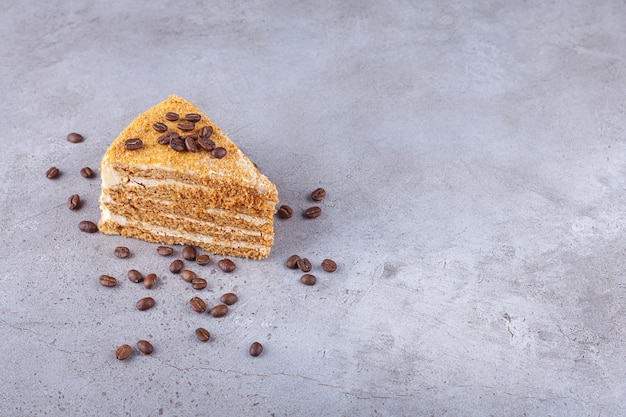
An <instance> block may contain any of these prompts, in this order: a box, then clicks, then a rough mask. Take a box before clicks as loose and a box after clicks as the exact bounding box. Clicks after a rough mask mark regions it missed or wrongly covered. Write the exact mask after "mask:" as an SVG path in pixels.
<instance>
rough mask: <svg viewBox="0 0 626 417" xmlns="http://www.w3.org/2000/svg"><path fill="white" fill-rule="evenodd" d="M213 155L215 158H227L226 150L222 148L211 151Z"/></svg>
mask: <svg viewBox="0 0 626 417" xmlns="http://www.w3.org/2000/svg"><path fill="white" fill-rule="evenodd" d="M211 155H213V157H214V158H217V159H222V158H223V157H225V156H226V149H224V148H222V147H219V148H215V149H213V150H212V151H211Z"/></svg>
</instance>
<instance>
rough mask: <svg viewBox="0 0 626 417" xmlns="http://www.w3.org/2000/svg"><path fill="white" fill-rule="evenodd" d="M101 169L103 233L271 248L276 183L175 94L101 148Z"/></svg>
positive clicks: (253, 253) (240, 252) (255, 253)
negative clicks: (107, 147) (104, 147)
mask: <svg viewBox="0 0 626 417" xmlns="http://www.w3.org/2000/svg"><path fill="white" fill-rule="evenodd" d="M100 171H101V178H102V192H101V194H100V208H101V210H102V217H101V218H100V221H99V223H98V228H99V230H100V231H101V232H103V233H107V234H119V235H122V236H126V237H134V238H138V239H142V240H146V241H149V242H157V243H163V244H188V245H194V246H198V247H200V248H203V249H205V250H206V251H208V252H210V253H213V254H220V255H225V256H239V257H248V258H256V259H259V258H265V257H267V256H268V255H269V253H270V249H271V248H272V244H273V242H274V230H273V223H274V213H275V206H276V203H277V202H278V193H277V191H276V187H275V186H274V184H272V183H271V182H270V181H269V180H268V179H267V177H266V176H265V175H263V174H261V173H260V172H259V170H258V169H257V168H256V166H255V165H254V164H253V163H252V162H251V161H250V160H249V159H248V157H247V156H246V155H244V153H243V152H242V151H241V150H240V149H239V148H238V147H237V145H235V144H234V143H233V142H232V141H231V140H230V139H229V138H228V136H227V135H226V134H225V133H224V132H223V131H222V130H221V129H220V128H219V127H218V126H217V125H216V124H215V123H213V122H212V121H211V120H210V119H209V118H207V117H206V116H205V115H204V114H203V113H202V112H200V110H199V109H198V108H197V107H196V106H195V105H193V104H192V103H190V102H189V101H187V100H185V99H183V98H181V97H178V96H176V95H172V96H170V97H168V98H167V99H166V100H164V101H163V102H161V103H159V104H157V105H156V106H154V107H152V108H150V109H149V110H147V111H146V112H144V113H142V114H140V115H139V116H137V118H135V120H133V121H132V122H131V123H130V124H129V125H128V126H127V127H126V128H125V129H124V130H123V131H122V132H121V133H120V135H119V136H118V137H117V138H116V139H115V140H114V141H113V143H112V144H111V146H110V147H109V149H108V150H107V151H106V153H105V154H104V157H103V158H102V163H101V165H100Z"/></svg>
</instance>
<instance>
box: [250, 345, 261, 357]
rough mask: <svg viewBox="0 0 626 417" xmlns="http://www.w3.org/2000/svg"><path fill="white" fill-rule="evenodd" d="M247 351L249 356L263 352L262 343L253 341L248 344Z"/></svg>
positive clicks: (255, 355)
mask: <svg viewBox="0 0 626 417" xmlns="http://www.w3.org/2000/svg"><path fill="white" fill-rule="evenodd" d="M248 352H249V353H250V356H254V357H257V356H259V355H260V354H261V353H263V345H262V344H260V343H259V342H254V343H252V344H251V345H250V349H249V350H248Z"/></svg>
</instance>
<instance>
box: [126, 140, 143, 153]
mask: <svg viewBox="0 0 626 417" xmlns="http://www.w3.org/2000/svg"><path fill="white" fill-rule="evenodd" d="M124 147H125V148H126V149H127V150H129V151H136V150H137V149H141V148H142V147H143V142H142V141H141V139H139V138H131V139H126V141H125V142H124Z"/></svg>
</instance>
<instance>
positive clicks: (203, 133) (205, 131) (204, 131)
mask: <svg viewBox="0 0 626 417" xmlns="http://www.w3.org/2000/svg"><path fill="white" fill-rule="evenodd" d="M212 134H213V126H203V127H202V128H201V129H200V131H199V132H198V136H200V137H201V138H204V139H208V138H210V137H211V135H212Z"/></svg>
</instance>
